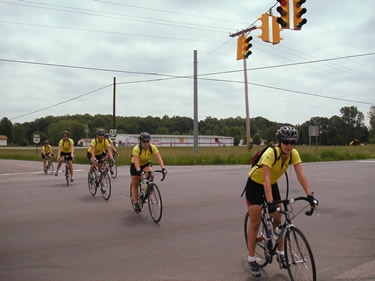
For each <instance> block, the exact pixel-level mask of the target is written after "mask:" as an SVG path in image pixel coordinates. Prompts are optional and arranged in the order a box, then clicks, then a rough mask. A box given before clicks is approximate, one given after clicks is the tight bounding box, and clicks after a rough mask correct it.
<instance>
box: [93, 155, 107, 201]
mask: <svg viewBox="0 0 375 281" xmlns="http://www.w3.org/2000/svg"><path fill="white" fill-rule="evenodd" d="M88 187H89V192H90V194H91V195H92V196H95V195H96V192H97V190H98V188H99V189H100V191H101V193H102V196H103V198H104V200H106V201H107V200H108V199H109V198H110V197H111V190H112V186H111V178H110V176H109V174H108V170H107V168H106V165H105V163H104V161H103V160H100V161H99V163H98V165H97V166H94V169H93V171H92V175H90V174H89V175H88Z"/></svg>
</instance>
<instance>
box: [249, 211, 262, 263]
mask: <svg viewBox="0 0 375 281" xmlns="http://www.w3.org/2000/svg"><path fill="white" fill-rule="evenodd" d="M248 212H249V218H250V222H249V227H248V230H247V248H248V251H249V257H254V255H255V244H256V239H257V235H258V229H259V226H260V223H261V206H260V205H250V206H249V207H248Z"/></svg>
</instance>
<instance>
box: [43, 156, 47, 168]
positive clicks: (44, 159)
mask: <svg viewBox="0 0 375 281" xmlns="http://www.w3.org/2000/svg"><path fill="white" fill-rule="evenodd" d="M42 159H43V160H42V161H43V171H46V168H47V167H46V162H47V161H46V156H45V155H43V154H42Z"/></svg>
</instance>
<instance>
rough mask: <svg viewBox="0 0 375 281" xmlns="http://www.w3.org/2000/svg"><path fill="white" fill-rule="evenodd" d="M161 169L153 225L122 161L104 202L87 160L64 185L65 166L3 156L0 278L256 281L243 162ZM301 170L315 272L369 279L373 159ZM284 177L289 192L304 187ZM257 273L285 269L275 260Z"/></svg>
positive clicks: (374, 258)
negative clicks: (56, 169)
mask: <svg viewBox="0 0 375 281" xmlns="http://www.w3.org/2000/svg"><path fill="white" fill-rule="evenodd" d="M167 168H168V177H167V178H166V180H165V181H163V182H160V181H159V180H156V183H157V184H158V185H159V187H160V190H161V193H162V197H163V203H164V212H163V217H162V219H161V222H160V223H159V224H155V223H154V222H153V221H152V220H151V218H150V215H149V213H148V210H147V209H144V210H143V212H142V213H141V214H139V215H137V214H136V213H134V211H133V210H132V208H131V205H130V199H129V182H130V177H129V168H128V167H120V168H119V176H118V178H116V179H115V180H114V181H113V188H112V196H111V198H110V200H109V201H108V202H106V201H105V200H104V199H103V198H102V197H101V195H100V194H97V195H96V196H95V197H93V196H91V195H90V194H89V191H88V188H87V183H86V181H87V170H88V165H75V182H74V183H73V184H72V185H70V186H69V187H66V185H65V179H64V177H63V176H62V174H59V176H58V177H55V176H50V175H45V174H44V173H41V162H32V161H14V160H0V280H1V281H23V280H30V281H34V280H35V281H51V280H56V281H60V280H61V281H65V280H69V281H70V280H74V281H75V280H77V281H85V280H90V281H104V280H106V281H107V280H108V281H117V280H119V281H120V280H129V281H132V280H137V281H140V280H155V281H156V280H158V281H167V280H176V281H178V280H179V281H217V280H233V281H237V280H238V281H239V280H241V281H244V280H245V281H246V280H255V279H256V278H253V277H251V276H250V273H249V270H248V268H247V250H246V245H245V242H244V237H243V218H244V214H245V212H246V205H245V202H244V198H241V197H240V194H241V192H242V190H243V187H244V184H245V182H246V177H247V172H248V170H249V166H186V167H167ZM304 169H305V173H306V175H307V177H308V178H309V179H310V183H311V186H312V189H313V191H314V193H315V195H316V197H317V198H318V199H319V202H320V206H319V209H318V211H319V216H313V217H306V216H305V215H304V214H303V213H302V214H300V215H299V216H297V217H296V219H295V220H294V223H295V225H297V226H298V227H299V228H300V229H302V230H303V232H304V233H305V234H306V236H307V238H308V240H309V242H310V245H311V246H312V248H313V252H314V257H315V260H316V263H317V271H318V280H321V281H333V280H338V281H344V280H345V281H354V280H355V281H359V280H360V281H370V280H375V224H374V211H375V187H374V180H375V175H374V173H375V160H373V161H341V162H324V163H305V164H304ZM290 178H291V195H292V196H293V197H296V196H300V195H302V194H303V193H302V189H301V188H300V187H299V186H298V184H297V183H296V177H295V175H294V174H293V173H291V174H290ZM284 183H285V180H282V181H281V185H282V186H283V187H282V189H283V188H284ZM300 204H302V203H300ZM294 206H295V210H296V211H297V210H298V208H299V207H302V205H299V204H295V205H294ZM256 280H271V281H276V280H278V281H279V280H281V281H284V280H289V277H288V274H287V271H285V270H280V269H279V268H278V265H277V264H276V263H273V264H270V265H267V267H265V268H264V270H262V277H261V278H257V279H256Z"/></svg>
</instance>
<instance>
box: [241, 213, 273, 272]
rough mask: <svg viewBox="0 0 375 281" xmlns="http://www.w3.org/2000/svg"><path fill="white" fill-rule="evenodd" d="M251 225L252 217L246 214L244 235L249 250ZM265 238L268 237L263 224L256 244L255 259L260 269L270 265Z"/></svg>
mask: <svg viewBox="0 0 375 281" xmlns="http://www.w3.org/2000/svg"><path fill="white" fill-rule="evenodd" d="M249 224H250V217H249V213H248V212H246V214H245V220H244V234H245V242H246V248H248V245H247V231H248V229H249ZM265 237H266V230H265V228H264V224H263V223H261V224H260V226H259V229H258V233H257V238H256V244H255V258H256V260H257V263H258V265H259V266H260V267H265V266H266V265H267V264H268V260H267V258H266V253H267V240H266V239H265Z"/></svg>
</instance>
